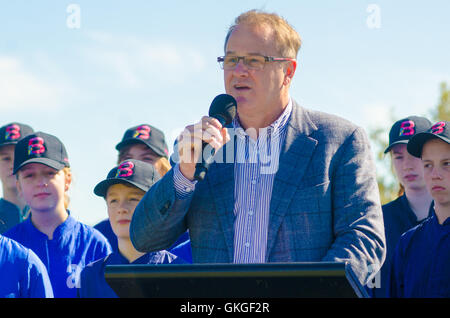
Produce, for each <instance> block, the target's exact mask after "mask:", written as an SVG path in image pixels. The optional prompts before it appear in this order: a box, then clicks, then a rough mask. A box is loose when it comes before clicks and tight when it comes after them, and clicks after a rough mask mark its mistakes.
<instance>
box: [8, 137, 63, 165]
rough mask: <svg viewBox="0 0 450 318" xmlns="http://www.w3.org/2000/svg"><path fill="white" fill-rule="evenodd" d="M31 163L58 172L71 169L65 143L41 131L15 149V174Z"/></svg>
mask: <svg viewBox="0 0 450 318" xmlns="http://www.w3.org/2000/svg"><path fill="white" fill-rule="evenodd" d="M29 163H41V164H44V165H46V166H49V167H50V168H53V169H56V170H61V169H63V168H64V167H70V165H69V159H68V156H67V151H66V148H65V147H64V145H63V143H62V142H61V141H60V140H59V139H58V138H57V137H55V136H53V135H50V134H46V133H43V132H40V131H38V132H36V133H32V134H30V135H28V136H26V137H25V138H23V139H22V140H20V141H19V142H18V143H17V145H16V148H15V149H14V170H13V174H16V173H17V171H19V170H20V168H22V167H23V166H25V165H26V164H29Z"/></svg>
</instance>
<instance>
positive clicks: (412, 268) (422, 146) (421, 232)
mask: <svg viewBox="0 0 450 318" xmlns="http://www.w3.org/2000/svg"><path fill="white" fill-rule="evenodd" d="M385 153H386V154H387V153H389V154H390V156H391V160H392V167H393V171H394V174H395V176H396V177H397V179H398V180H399V182H400V191H399V196H398V198H397V199H395V200H394V201H392V202H389V203H387V204H385V205H383V207H382V210H383V219H384V228H385V236H386V249H387V253H386V260H385V261H384V263H383V266H382V268H381V270H380V271H379V272H378V274H377V278H378V279H375V281H376V282H375V284H373V283H372V284H370V288H369V287H367V290H368V292H369V295H370V296H372V297H375V298H384V297H450V123H449V122H447V121H441V122H438V123H435V124H432V123H431V122H430V121H429V120H428V119H426V118H424V117H419V116H409V117H407V118H403V119H401V120H398V121H397V122H395V123H394V125H393V126H392V127H391V130H390V132H389V145H388V147H387V148H386V150H385ZM368 286H369V285H368Z"/></svg>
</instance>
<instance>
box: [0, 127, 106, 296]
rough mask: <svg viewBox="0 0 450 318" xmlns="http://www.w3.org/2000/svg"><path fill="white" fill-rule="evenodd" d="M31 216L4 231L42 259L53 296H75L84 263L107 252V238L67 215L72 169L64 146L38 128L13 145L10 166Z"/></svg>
mask: <svg viewBox="0 0 450 318" xmlns="http://www.w3.org/2000/svg"><path fill="white" fill-rule="evenodd" d="M13 173H14V174H15V175H16V177H17V186H18V189H19V192H20V193H21V195H22V197H23V198H24V200H25V202H26V204H27V205H28V206H29V208H30V213H31V215H30V217H29V218H27V219H26V220H25V221H23V222H22V223H19V224H17V225H16V226H15V227H13V228H11V229H10V230H9V231H8V232H6V233H5V236H8V237H9V238H12V239H13V240H15V241H17V242H19V243H20V244H22V245H23V246H25V247H27V248H29V249H31V250H32V251H33V252H35V253H36V254H37V256H38V257H39V258H40V259H41V261H42V262H43V263H44V265H45V267H46V269H47V272H48V274H49V277H50V282H51V284H52V288H53V293H54V296H55V297H57V298H61V297H62V298H72V297H76V295H77V292H76V288H77V287H78V286H79V274H80V272H81V270H82V268H83V267H84V266H85V265H87V264H89V263H90V262H93V261H95V260H97V259H99V258H102V257H105V256H106V255H108V254H109V253H110V252H111V247H110V245H109V243H108V242H107V240H106V238H105V237H104V236H103V235H102V234H101V233H100V232H98V231H97V230H95V229H93V228H91V227H90V226H87V225H84V224H82V223H80V222H78V221H77V220H75V218H73V217H72V216H71V215H70V211H69V210H68V198H67V194H66V193H67V191H68V190H69V187H70V184H71V180H72V174H71V171H70V165H69V160H68V156H67V152H66V149H65V147H64V145H63V144H62V142H61V141H60V140H59V139H58V138H56V137H55V136H53V135H49V134H46V133H43V132H36V133H33V134H31V135H28V136H27V137H25V138H24V139H22V140H21V141H19V142H18V143H17V145H16V148H15V152H14V171H13Z"/></svg>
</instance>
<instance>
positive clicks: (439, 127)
mask: <svg viewBox="0 0 450 318" xmlns="http://www.w3.org/2000/svg"><path fill="white" fill-rule="evenodd" d="M444 127H445V123H444V122H443V121H440V122H438V123H436V124H434V125H433V127H431V133H432V134H435V135H439V134H442V133H443V132H444Z"/></svg>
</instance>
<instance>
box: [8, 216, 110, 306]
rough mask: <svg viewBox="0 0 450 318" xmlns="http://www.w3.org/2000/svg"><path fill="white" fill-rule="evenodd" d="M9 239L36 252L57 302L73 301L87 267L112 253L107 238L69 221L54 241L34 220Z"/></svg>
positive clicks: (93, 230) (57, 232) (13, 231)
mask: <svg viewBox="0 0 450 318" xmlns="http://www.w3.org/2000/svg"><path fill="white" fill-rule="evenodd" d="M5 236H8V237H10V238H12V239H14V240H16V241H17V242H19V243H21V244H22V245H24V246H25V247H28V248H30V249H31V250H33V252H35V253H36V254H37V255H38V256H39V258H40V259H41V261H42V263H44V265H45V267H46V268H47V272H48V274H49V276H50V281H51V283H52V287H53V293H54V295H55V297H57V298H74V297H76V295H77V291H76V287H77V286H79V275H80V273H81V270H82V269H83V268H84V266H86V265H87V264H89V263H91V262H93V261H95V260H98V259H100V258H103V257H105V256H106V255H108V254H109V253H111V247H110V245H109V243H108V242H107V240H106V238H105V237H104V236H103V235H102V234H101V233H100V232H98V231H97V230H95V229H94V228H92V227H90V226H87V225H85V224H82V223H80V222H78V221H77V220H75V219H74V218H73V217H71V216H70V215H69V217H68V218H67V219H66V221H64V222H63V223H62V224H61V225H59V226H58V227H57V228H56V229H55V231H54V232H53V239H52V240H49V239H48V237H47V235H45V234H44V233H42V232H40V231H39V230H38V229H36V228H35V227H34V225H33V223H32V222H31V218H28V219H27V220H25V221H23V222H22V223H20V224H18V225H16V226H15V227H13V228H12V229H11V230H9V231H8V232H7V233H6V234H5Z"/></svg>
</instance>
